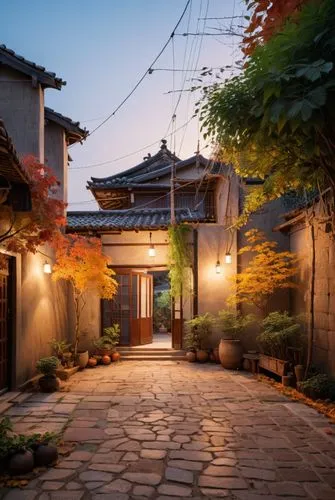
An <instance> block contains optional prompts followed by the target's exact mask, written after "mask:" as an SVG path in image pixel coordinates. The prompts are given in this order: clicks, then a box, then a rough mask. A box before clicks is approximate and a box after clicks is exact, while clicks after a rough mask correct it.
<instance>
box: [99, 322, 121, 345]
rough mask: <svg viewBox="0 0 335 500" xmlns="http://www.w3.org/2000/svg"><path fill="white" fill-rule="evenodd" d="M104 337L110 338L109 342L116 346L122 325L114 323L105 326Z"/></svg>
mask: <svg viewBox="0 0 335 500" xmlns="http://www.w3.org/2000/svg"><path fill="white" fill-rule="evenodd" d="M103 337H104V338H106V339H108V344H109V345H111V346H112V347H115V346H116V345H117V344H118V343H119V341H120V326H119V324H118V323H114V325H112V326H108V327H106V328H104V334H103Z"/></svg>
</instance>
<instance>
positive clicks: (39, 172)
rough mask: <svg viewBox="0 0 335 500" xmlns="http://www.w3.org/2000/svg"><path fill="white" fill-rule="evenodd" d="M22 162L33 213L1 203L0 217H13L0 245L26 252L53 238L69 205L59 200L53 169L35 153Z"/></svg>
mask: <svg viewBox="0 0 335 500" xmlns="http://www.w3.org/2000/svg"><path fill="white" fill-rule="evenodd" d="M22 164H23V166H24V168H25V170H26V173H27V175H28V178H29V180H30V182H29V186H30V191H31V198H32V210H31V212H21V213H13V212H12V210H11V208H10V207H6V206H4V205H2V206H1V209H0V210H1V211H0V220H1V221H8V220H10V223H9V227H7V228H6V230H5V232H4V233H3V234H1V235H0V244H1V245H2V247H3V248H4V249H6V250H8V251H12V252H17V253H21V254H26V253H28V252H33V253H35V252H36V250H37V248H38V247H39V246H40V245H43V244H44V243H47V242H49V241H51V240H52V239H53V237H54V236H55V235H56V234H57V233H59V228H60V226H62V225H64V224H65V217H64V212H65V208H66V204H65V203H64V202H63V201H61V200H58V199H56V198H55V197H54V196H55V194H56V190H57V187H58V185H59V183H58V181H57V178H56V177H55V175H54V173H53V171H52V169H51V168H49V167H47V166H45V165H43V164H42V163H40V162H39V161H38V160H37V159H36V158H34V157H33V156H27V157H25V158H24V159H23V161H22Z"/></svg>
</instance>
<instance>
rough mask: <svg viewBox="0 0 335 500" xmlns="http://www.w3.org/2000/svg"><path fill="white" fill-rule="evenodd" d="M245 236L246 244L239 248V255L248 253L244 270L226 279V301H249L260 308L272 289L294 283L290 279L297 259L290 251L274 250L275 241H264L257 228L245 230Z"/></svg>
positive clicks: (295, 272) (275, 248)
mask: <svg viewBox="0 0 335 500" xmlns="http://www.w3.org/2000/svg"><path fill="white" fill-rule="evenodd" d="M246 237H247V240H248V242H249V245H247V246H245V247H243V248H241V250H240V251H239V254H245V253H249V254H252V256H251V258H250V261H249V263H248V264H247V266H246V267H245V268H244V270H243V271H242V272H240V273H238V274H235V275H234V276H232V277H231V278H230V280H231V282H232V293H231V294H230V296H229V297H228V299H227V303H228V305H230V306H233V305H237V304H242V303H247V304H253V305H255V306H257V307H259V308H260V309H262V308H263V307H264V306H265V305H266V301H267V299H268V298H269V297H270V296H271V295H272V294H273V293H274V292H275V291H276V290H278V289H285V288H293V287H296V286H297V285H296V284H295V283H294V281H292V278H293V277H294V276H295V275H296V274H297V271H298V270H297V267H296V265H297V263H298V258H297V256H296V254H294V253H292V252H287V251H283V252H278V251H277V243H276V242H275V241H267V240H265V236H264V234H263V233H262V232H260V231H259V230H257V229H252V230H250V231H248V232H247V233H246Z"/></svg>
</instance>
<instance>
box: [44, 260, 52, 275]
mask: <svg viewBox="0 0 335 500" xmlns="http://www.w3.org/2000/svg"><path fill="white" fill-rule="evenodd" d="M43 272H44V273H45V274H51V273H52V268H51V264H49V262H47V261H45V262H44V264H43Z"/></svg>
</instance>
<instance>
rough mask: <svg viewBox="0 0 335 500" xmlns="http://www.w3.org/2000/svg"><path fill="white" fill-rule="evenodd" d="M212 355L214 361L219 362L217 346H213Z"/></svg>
mask: <svg viewBox="0 0 335 500" xmlns="http://www.w3.org/2000/svg"><path fill="white" fill-rule="evenodd" d="M213 356H214V358H215V363H220V356H219V348H218V347H214V349H213Z"/></svg>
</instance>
